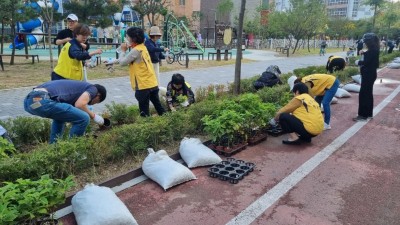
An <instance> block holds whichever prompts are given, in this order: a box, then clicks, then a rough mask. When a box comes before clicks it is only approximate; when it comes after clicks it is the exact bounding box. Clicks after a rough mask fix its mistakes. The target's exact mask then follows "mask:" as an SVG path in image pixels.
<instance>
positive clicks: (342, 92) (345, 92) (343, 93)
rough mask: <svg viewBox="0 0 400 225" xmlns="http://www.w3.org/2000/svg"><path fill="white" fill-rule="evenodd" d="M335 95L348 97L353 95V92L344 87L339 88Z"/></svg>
mask: <svg viewBox="0 0 400 225" xmlns="http://www.w3.org/2000/svg"><path fill="white" fill-rule="evenodd" d="M335 97H337V98H348V97H351V94H350V93H349V92H348V91H346V90H344V89H343V88H338V89H337V91H336V94H335Z"/></svg>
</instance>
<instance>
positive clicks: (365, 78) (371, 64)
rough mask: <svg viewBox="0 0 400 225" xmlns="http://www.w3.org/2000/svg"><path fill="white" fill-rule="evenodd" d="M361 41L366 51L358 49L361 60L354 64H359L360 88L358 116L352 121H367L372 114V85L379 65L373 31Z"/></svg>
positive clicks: (376, 38)
mask: <svg viewBox="0 0 400 225" xmlns="http://www.w3.org/2000/svg"><path fill="white" fill-rule="evenodd" d="M363 42H364V43H365V45H366V47H367V49H368V50H367V51H363V50H361V51H360V55H361V60H356V62H355V64H356V65H358V66H360V73H361V80H362V82H361V89H360V94H359V95H358V100H359V105H358V116H357V117H355V118H353V120H354V121H367V120H368V119H369V118H372V116H373V109H374V96H373V87H374V82H375V80H376V77H377V69H378V67H379V38H378V36H376V34H374V33H366V34H364V36H363Z"/></svg>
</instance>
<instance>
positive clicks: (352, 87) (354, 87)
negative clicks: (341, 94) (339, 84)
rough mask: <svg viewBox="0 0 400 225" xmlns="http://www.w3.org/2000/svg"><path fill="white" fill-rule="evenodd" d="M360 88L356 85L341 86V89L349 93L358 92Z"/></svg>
mask: <svg viewBox="0 0 400 225" xmlns="http://www.w3.org/2000/svg"><path fill="white" fill-rule="evenodd" d="M360 88H361V86H360V85H358V84H346V85H344V86H343V89H344V90H346V91H349V92H357V93H359V92H360Z"/></svg>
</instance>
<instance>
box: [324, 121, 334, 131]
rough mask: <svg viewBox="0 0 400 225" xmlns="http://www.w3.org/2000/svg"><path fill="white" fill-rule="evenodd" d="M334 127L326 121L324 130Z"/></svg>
mask: <svg viewBox="0 0 400 225" xmlns="http://www.w3.org/2000/svg"><path fill="white" fill-rule="evenodd" d="M330 129H332V127H331V125H329V124H326V123H324V130H330Z"/></svg>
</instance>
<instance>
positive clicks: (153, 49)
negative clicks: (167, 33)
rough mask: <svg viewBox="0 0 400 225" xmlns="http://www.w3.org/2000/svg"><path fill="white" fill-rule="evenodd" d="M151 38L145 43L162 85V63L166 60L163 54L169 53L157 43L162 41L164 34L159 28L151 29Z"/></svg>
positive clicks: (153, 27)
mask: <svg viewBox="0 0 400 225" xmlns="http://www.w3.org/2000/svg"><path fill="white" fill-rule="evenodd" d="M149 36H150V38H149V39H147V40H146V41H145V43H144V44H145V45H146V48H147V51H149V54H150V58H151V62H152V63H153V68H154V72H155V73H156V76H157V81H158V83H160V61H161V60H162V59H165V56H164V55H163V52H166V51H168V50H169V49H168V48H161V47H160V46H159V45H158V44H157V41H158V40H160V38H161V36H162V34H161V32H160V29H159V28H158V27H157V26H152V27H151V28H150V35H149Z"/></svg>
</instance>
